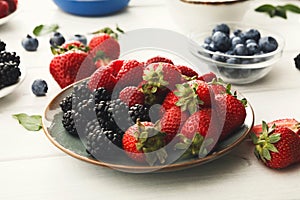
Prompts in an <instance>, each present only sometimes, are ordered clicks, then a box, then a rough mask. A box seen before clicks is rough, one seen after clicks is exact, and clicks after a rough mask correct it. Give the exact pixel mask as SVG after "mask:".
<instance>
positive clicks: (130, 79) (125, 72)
mask: <svg viewBox="0 0 300 200" xmlns="http://www.w3.org/2000/svg"><path fill="white" fill-rule="evenodd" d="M143 69H144V65H143V64H142V63H140V62H138V61H136V60H126V61H124V63H123V65H122V67H121V69H120V70H119V72H118V75H117V76H116V79H117V81H118V88H124V87H126V86H129V85H131V86H138V84H139V83H140V82H141V81H142V76H143Z"/></svg>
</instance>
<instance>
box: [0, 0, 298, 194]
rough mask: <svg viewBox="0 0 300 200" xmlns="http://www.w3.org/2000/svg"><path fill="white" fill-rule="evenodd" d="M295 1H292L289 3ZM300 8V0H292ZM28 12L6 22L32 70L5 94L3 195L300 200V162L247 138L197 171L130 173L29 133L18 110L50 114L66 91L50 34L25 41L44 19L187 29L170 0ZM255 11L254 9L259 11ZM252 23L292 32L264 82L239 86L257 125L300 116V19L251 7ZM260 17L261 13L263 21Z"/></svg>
mask: <svg viewBox="0 0 300 200" xmlns="http://www.w3.org/2000/svg"><path fill="white" fill-rule="evenodd" d="M285 2H288V1H285ZM290 2H293V3H296V4H298V5H300V2H299V1H290ZM20 3H21V9H20V12H19V14H18V15H17V16H15V17H14V18H13V19H12V20H11V21H10V22H9V23H8V24H6V25H3V26H1V27H0V38H1V39H2V40H4V41H6V42H7V48H8V50H14V51H17V53H18V54H19V55H20V56H21V59H22V60H21V62H22V65H23V66H25V67H26V68H27V76H26V79H25V81H24V82H23V84H22V85H21V86H20V87H19V88H18V89H17V90H16V91H15V92H14V93H12V94H11V95H9V96H7V97H5V98H2V99H0V138H1V139H0V199H1V200H17V199H22V200H26V199H28V200H35V199H36V200H48V199H49V200H53V199H64V200H66V199H72V200H75V199H78V200H79V199H80V200H82V199H131V200H133V199H183V198H184V199H211V200H212V199H231V200H232V199H238V200H240V199H273V200H275V199H300V193H299V187H300V181H299V180H300V165H295V166H293V167H290V168H288V169H286V170H281V171H275V170H271V169H268V168H266V167H265V166H263V165H262V164H261V163H260V162H258V161H257V160H256V158H255V156H254V155H253V146H252V145H251V144H250V143H249V142H248V141H244V142H243V143H242V144H241V145H239V146H238V147H237V148H236V149H235V150H233V151H232V152H231V153H230V154H228V155H226V156H224V157H222V158H221V159H218V160H215V161H213V162H211V163H209V164H205V165H202V166H199V167H195V168H192V169H187V170H183V171H178V172H172V173H159V174H127V173H122V172H118V171H113V170H111V169H106V168H102V167H99V166H94V165H91V164H88V163H85V162H82V161H79V160H76V159H74V158H72V157H70V156H68V155H66V154H64V153H63V152H61V151H60V150H59V149H57V148H56V147H54V146H53V145H52V144H51V143H50V142H49V141H48V139H47V138H46V136H45V135H44V133H43V132H42V131H39V132H28V131H26V130H25V129H24V128H23V127H21V126H20V125H18V123H17V121H16V120H15V119H13V118H12V114H15V113H21V112H25V113H28V114H39V115H42V114H43V111H44V107H45V105H46V104H47V103H48V102H49V101H50V100H51V99H52V97H53V96H54V95H55V94H57V93H58V92H59V90H60V88H59V87H58V85H57V84H56V83H55V81H54V80H53V79H52V77H51V75H50V74H49V72H48V66H49V63H50V60H51V58H52V55H51V53H50V51H49V43H48V40H49V36H44V37H41V38H40V39H39V40H40V47H39V49H38V51H37V52H26V51H25V50H23V48H22V46H21V39H22V38H23V37H25V36H26V35H27V33H31V31H32V30H33V28H34V27H35V26H36V25H38V24H50V23H58V24H59V25H60V27H61V28H60V31H61V32H62V33H63V34H65V35H66V36H67V35H71V34H73V33H86V32H90V31H93V30H97V29H99V28H101V27H103V26H114V25H115V24H119V25H120V26H121V27H122V28H123V29H125V30H133V29H137V28H149V27H155V28H166V29H171V30H175V31H178V32H182V33H184V30H181V29H180V27H177V25H176V24H175V23H174V22H173V21H172V19H171V18H170V16H169V13H168V9H167V7H166V6H165V2H164V1H160V0H151V1H150V0H148V1H147V0H132V1H131V2H130V6H129V7H128V9H126V11H124V12H122V13H119V14H118V15H113V16H110V17H103V18H85V17H77V16H72V15H68V14H66V13H64V12H62V11H61V10H59V9H58V8H57V7H56V6H55V5H54V3H53V2H52V1H51V0H47V1H37V0H26V1H25V0H24V1H22V0H20ZM251 9H252V10H251ZM249 10H250V11H249V13H247V15H246V17H245V19H244V20H245V21H247V22H249V23H257V24H262V25H264V26H267V27H268V28H273V29H278V31H280V32H282V34H283V35H284V36H286V39H287V43H286V48H285V51H284V54H283V57H282V58H281V60H280V61H279V62H278V63H276V64H275V66H274V69H273V70H272V71H271V72H270V74H269V75H268V76H266V77H265V78H264V79H262V80H261V81H258V82H256V83H254V84H250V85H245V86H238V87H237V88H238V89H239V91H241V92H242V93H243V94H244V95H245V96H246V97H247V99H248V100H249V102H250V103H251V104H252V106H253V107H254V111H255V117H256V118H255V121H256V123H259V122H261V120H266V121H270V120H273V119H278V118H285V117H287V118H296V119H298V120H300V103H299V99H300V71H298V70H297V69H296V68H295V66H294V61H293V58H294V57H295V56H296V55H297V54H298V53H300V40H299V36H300V16H299V15H292V16H290V19H289V20H288V21H284V20H279V19H272V20H273V21H272V20H270V19H268V18H267V17H266V16H262V15H258V14H255V13H254V12H253V8H250V9H249ZM258 17H259V18H258ZM37 78H43V79H45V80H46V81H47V82H48V84H49V92H48V94H47V96H46V97H40V98H37V97H35V96H34V95H33V94H32V92H31V89H30V87H31V84H32V82H33V80H35V79H37Z"/></svg>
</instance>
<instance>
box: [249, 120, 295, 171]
mask: <svg viewBox="0 0 300 200" xmlns="http://www.w3.org/2000/svg"><path fill="white" fill-rule="evenodd" d="M251 137H252V141H253V143H254V144H255V150H254V153H255V155H256V156H257V158H258V159H260V160H262V161H263V163H264V164H265V165H266V166H268V167H270V168H274V169H282V168H285V167H288V166H290V165H292V164H294V163H297V162H299V160H300V138H299V135H297V134H296V133H295V132H294V131H292V130H291V129H289V128H287V127H282V126H276V125H275V124H274V125H273V126H272V127H270V128H269V127H268V124H267V123H266V122H264V121H263V122H262V132H261V134H260V135H259V137H258V136H256V135H255V134H254V133H252V134H251Z"/></svg>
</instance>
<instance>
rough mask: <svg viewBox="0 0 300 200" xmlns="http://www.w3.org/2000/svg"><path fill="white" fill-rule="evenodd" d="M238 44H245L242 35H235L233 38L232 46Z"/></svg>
mask: <svg viewBox="0 0 300 200" xmlns="http://www.w3.org/2000/svg"><path fill="white" fill-rule="evenodd" d="M237 44H243V40H242V39H241V38H240V37H233V38H232V39H231V46H232V47H233V48H234V47H235V46H236V45H237Z"/></svg>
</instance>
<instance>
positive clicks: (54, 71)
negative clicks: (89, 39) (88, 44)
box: [50, 51, 89, 88]
mask: <svg viewBox="0 0 300 200" xmlns="http://www.w3.org/2000/svg"><path fill="white" fill-rule="evenodd" d="M86 57H87V53H85V52H82V51H69V52H66V53H64V54H60V55H57V56H55V57H54V58H53V59H52V60H51V62H50V73H51V75H52V76H53V78H54V79H55V81H56V82H57V83H58V84H59V86H60V87H61V88H64V87H66V86H68V85H70V84H72V83H74V82H75V80H78V79H77V78H76V77H77V76H78V74H79V73H78V71H79V69H85V67H86V66H85V64H87V65H88V64H89V63H85V64H84V65H82V63H83V61H84V60H85V58H86Z"/></svg>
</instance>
